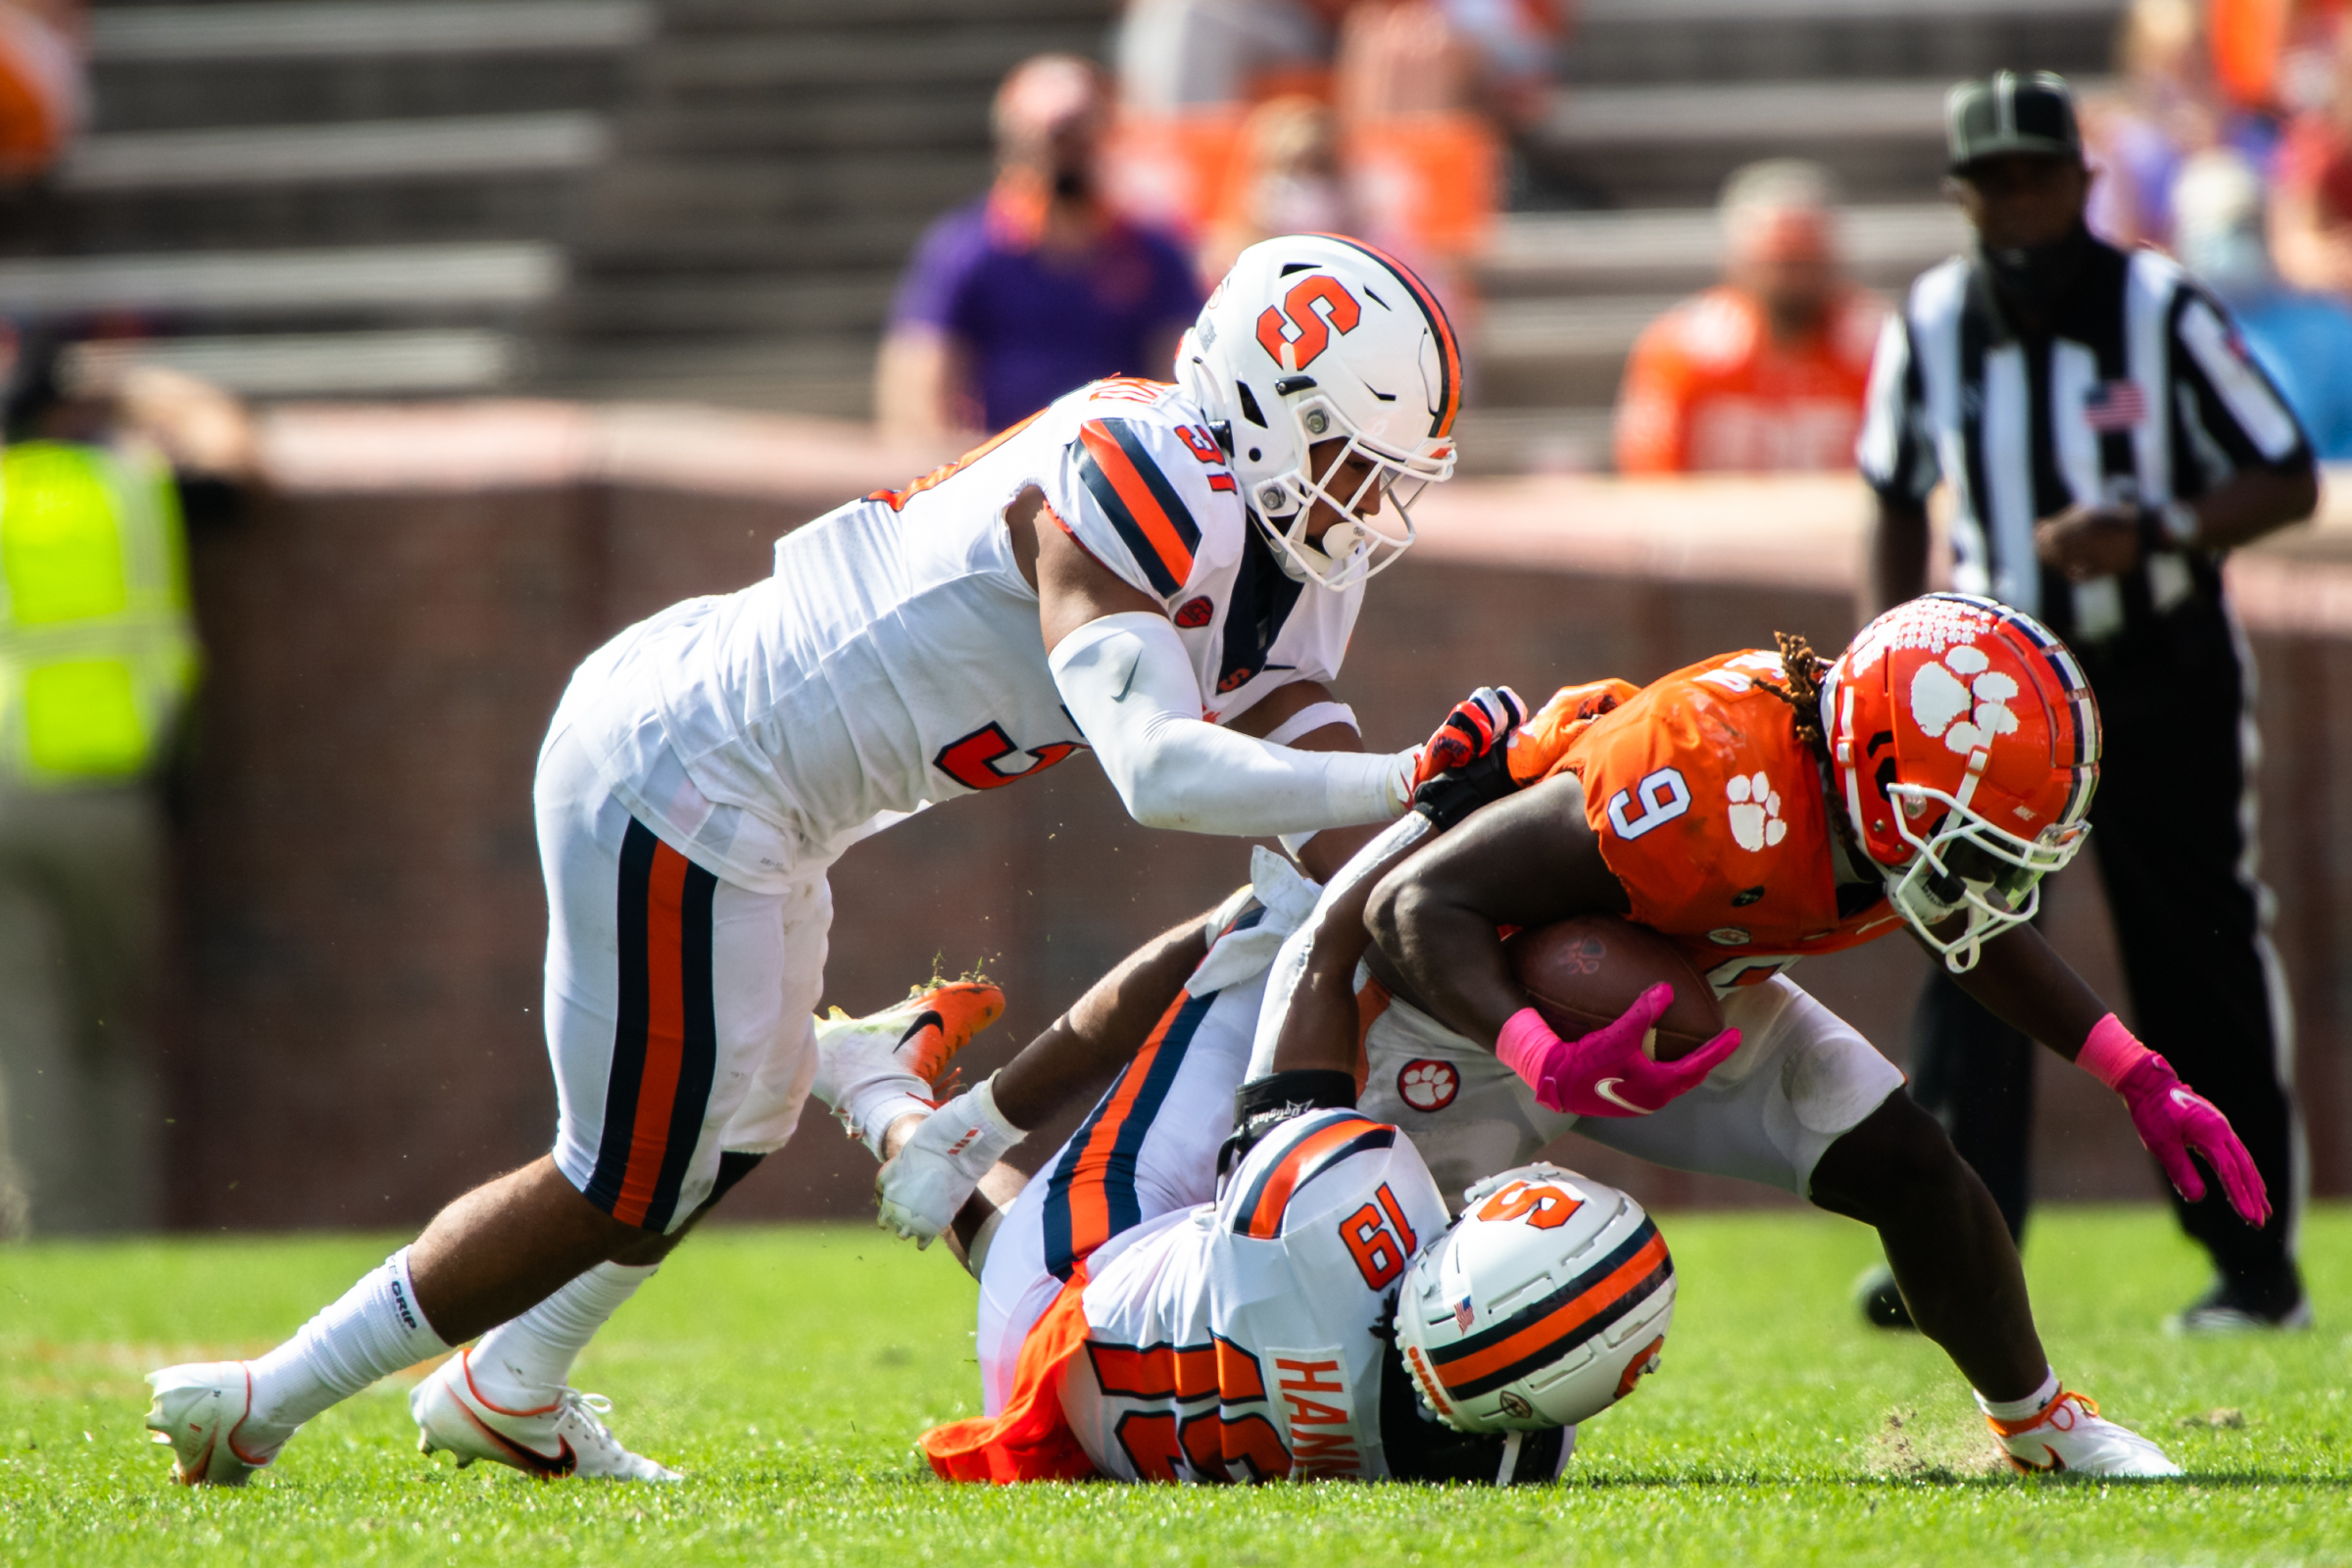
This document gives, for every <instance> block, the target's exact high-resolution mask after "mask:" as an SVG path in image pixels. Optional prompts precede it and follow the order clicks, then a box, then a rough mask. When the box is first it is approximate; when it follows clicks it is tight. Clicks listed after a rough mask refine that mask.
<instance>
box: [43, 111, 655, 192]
mask: <svg viewBox="0 0 2352 1568" xmlns="http://www.w3.org/2000/svg"><path fill="white" fill-rule="evenodd" d="M610 146H611V137H610V134H609V132H608V130H607V128H606V123H605V120H604V117H602V116H600V115H594V114H585V113H580V112H577V111H569V112H560V113H555V114H536V115H465V116H452V117H447V118H443V119H435V120H395V121H373V122H364V123H357V124H340V125H247V126H238V127H234V128H230V129H211V128H208V129H202V130H164V131H138V132H131V133H127V134H107V133H100V134H97V135H91V136H85V137H83V138H82V139H81V140H80V141H78V142H76V143H74V144H73V147H72V148H71V149H70V150H69V151H68V152H67V154H66V157H65V159H64V161H63V163H62V164H61V165H60V166H59V168H58V171H57V174H56V184H57V187H58V189H60V190H61V191H65V192H68V193H74V194H78V193H83V192H100V191H104V192H113V191H139V192H147V191H172V190H191V189H210V190H221V189H234V188H238V187H250V186H260V185H330V184H331V185H336V186H347V185H353V184H358V183H362V182H368V181H378V180H423V179H472V178H479V177H482V176H485V175H491V176H495V175H511V174H551V173H553V174H563V173H573V172H579V171H581V170H585V169H590V168H593V167H595V166H596V165H597V164H598V163H600V162H602V161H603V159H604V157H605V154H606V152H607V150H608V149H609V148H610Z"/></svg>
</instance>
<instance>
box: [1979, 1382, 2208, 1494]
mask: <svg viewBox="0 0 2352 1568" xmlns="http://www.w3.org/2000/svg"><path fill="white" fill-rule="evenodd" d="M1985 1425H1986V1426H1989V1427H1991V1428H1992V1435H1993V1436H1994V1437H1995V1438H1998V1439H1999V1440H2000V1444H2001V1451H2002V1452H2003V1453H2005V1454H2006V1455H2008V1459H2009V1462H2010V1464H2012V1465H2014V1466H2015V1467H2016V1468H2018V1469H2019V1470H2022V1471H2024V1472H2026V1473H2027V1474H2029V1475H2056V1474H2059V1473H2061V1472H2064V1473H2068V1474H2073V1475H2082V1476H2141V1477H2146V1478H2151V1479H2153V1478H2156V1477H2162V1476H2177V1475H2180V1473H2181V1472H2180V1466H2179V1465H2177V1464H2175V1463H2173V1461H2172V1460H2171V1459H2170V1458H2168V1457H2167V1456H2166V1455H2165V1451H2164V1450H2163V1449H2162V1448H2159V1447H2158V1446H2156V1445H2154V1444H2153V1443H2150V1442H2149V1441H2148V1440H2147V1439H2145V1438H2143V1437H2141V1436H2140V1435H2139V1434H2138V1433H2136V1432H2134V1431H2132V1430H2131V1428H2129V1427H2122V1426H2118V1425H2116V1424H2115V1423H2114V1422H2113V1421H2110V1420H2108V1419H2107V1418H2106V1417H2105V1416H2103V1415H2101V1414H2099V1407H2098V1404H2097V1403H2096V1401H2094V1400H2092V1399H2091V1398H2090V1397H2089V1396H2087V1395H2082V1394H2077V1393H2075V1392H2074V1391H2073V1390H2072V1389H2062V1390H2060V1391H2059V1394H2058V1397H2056V1398H2055V1399H2052V1400H2051V1401H2050V1402H2049V1403H2048V1404H2045V1405H2043V1406H2042V1407H2041V1411H2040V1413H2039V1414H2038V1415H2033V1416H2028V1417H2026V1418H2025V1419H2023V1420H2019V1421H2004V1420H2002V1419H2001V1418H2000V1417H1998V1416H1993V1415H1988V1416H1986V1417H1985Z"/></svg>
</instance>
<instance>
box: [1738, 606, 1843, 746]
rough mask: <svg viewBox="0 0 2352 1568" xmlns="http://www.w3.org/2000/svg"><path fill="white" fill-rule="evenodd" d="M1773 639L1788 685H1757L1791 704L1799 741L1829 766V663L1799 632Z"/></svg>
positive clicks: (1775, 635)
mask: <svg viewBox="0 0 2352 1568" xmlns="http://www.w3.org/2000/svg"><path fill="white" fill-rule="evenodd" d="M1772 640H1773V642H1774V643H1775V644H1777V645H1778V646H1779V648H1780V651H1781V668H1782V669H1783V670H1785V671H1787V673H1788V676H1789V684H1788V685H1786V686H1779V685H1775V684H1774V683H1773V682H1771V681H1768V680H1760V681H1758V682H1756V684H1757V685H1758V686H1761V687H1763V688H1764V690H1766V691H1768V692H1770V693H1772V695H1773V696H1775V697H1778V698H1779V699H1780V700H1781V701H1782V702H1784V703H1787V704H1788V705H1789V709H1790V711H1791V712H1792V713H1793V715H1794V717H1795V720H1796V738H1797V739H1798V740H1800V741H1802V742H1804V743H1805V748H1806V750H1808V751H1810V752H1811V753H1812V754H1813V755H1814V757H1816V758H1817V759H1819V760H1821V762H1822V763H1823V764H1825V765H1826V764H1827V763H1828V762H1829V760H1830V738H1829V736H1828V735H1826V734H1824V733H1823V732H1822V728H1821V681H1822V677H1823V676H1824V675H1826V674H1828V673H1829V668H1830V666H1829V662H1828V661H1827V660H1825V659H1823V658H1822V657H1821V656H1820V655H1819V654H1817V653H1815V652H1814V651H1813V645H1812V644H1811V643H1810V642H1807V641H1806V640H1805V639H1804V638H1802V637H1800V636H1798V635H1797V634H1796V633H1795V632H1789V631H1776V632H1774V633H1773V634H1772Z"/></svg>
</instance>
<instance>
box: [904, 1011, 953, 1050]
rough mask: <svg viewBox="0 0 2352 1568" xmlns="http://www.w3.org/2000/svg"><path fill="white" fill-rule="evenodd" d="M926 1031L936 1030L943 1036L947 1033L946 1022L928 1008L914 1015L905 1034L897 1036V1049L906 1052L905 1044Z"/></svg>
mask: <svg viewBox="0 0 2352 1568" xmlns="http://www.w3.org/2000/svg"><path fill="white" fill-rule="evenodd" d="M926 1029H936V1030H938V1031H939V1032H940V1033H941V1034H943V1035H944V1034H946V1033H947V1032H948V1020H947V1019H945V1018H942V1017H941V1016H940V1015H939V1014H938V1013H936V1012H933V1011H931V1010H930V1009H928V1008H925V1009H924V1010H923V1011H921V1012H918V1013H916V1014H915V1015H914V1022H912V1023H910V1024H908V1025H907V1032H906V1033H905V1034H903V1035H901V1036H899V1045H898V1049H899V1050H901V1051H904V1050H906V1049H907V1041H909V1040H912V1039H913V1038H914V1037H915V1036H916V1035H919V1034H921V1033H922V1032H923V1031H924V1030H926Z"/></svg>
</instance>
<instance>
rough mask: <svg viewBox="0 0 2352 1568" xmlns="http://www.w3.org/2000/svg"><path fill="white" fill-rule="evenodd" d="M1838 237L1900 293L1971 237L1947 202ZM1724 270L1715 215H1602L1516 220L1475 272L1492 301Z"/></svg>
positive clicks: (1871, 275)
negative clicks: (1921, 271)
mask: <svg viewBox="0 0 2352 1568" xmlns="http://www.w3.org/2000/svg"><path fill="white" fill-rule="evenodd" d="M1839 229H1840V234H1841V238H1842V241H1843V244H1844V248H1845V254H1846V258H1847V261H1848V264H1849V266H1850V267H1851V268H1852V270H1853V273H1854V275H1855V277H1856V278H1857V279H1859V280H1860V281H1862V282H1864V283H1868V284H1870V285H1872V286H1873V287H1877V288H1882V289H1894V288H1899V287H1900V286H1902V285H1903V284H1905V283H1907V282H1908V281H1909V280H1910V279H1911V278H1912V277H1914V276H1916V275H1917V274H1918V273H1919V271H1920V270H1922V269H1923V268H1926V267H1929V266H1932V265H1934V264H1935V263H1936V262H1937V261H1940V260H1941V259H1942V258H1944V257H1946V256H1948V255H1950V254H1951V253H1952V252H1954V251H1955V250H1958V249H1960V248H1961V247H1962V246H1963V245H1965V244H1966V242H1967V239H1968V228H1967V225H1966V223H1965V222H1963V221H1962V220H1961V218H1960V215H1959V212H1958V210H1957V209H1955V208H1953V207H1952V206H1951V205H1950V204H1948V203H1944V202H1918V203H1906V204H1899V205H1893V206H1885V207H1849V208H1847V209H1845V210H1844V212H1843V213H1842V214H1841V216H1840V221H1839ZM1722 268H1723V228H1722V224H1721V221H1719V220H1718V218H1717V217H1716V214H1715V212H1714V210H1713V209H1712V208H1682V209H1662V210H1651V211H1637V212H1603V213H1513V214H1509V215H1506V216H1505V217H1504V218H1503V219H1502V221H1500V222H1499V223H1498V224H1497V225H1496V227H1495V241H1494V244H1493V247H1492V248H1491V249H1490V250H1489V251H1488V253H1487V255H1486V257H1485V258H1484V259H1483V260H1482V261H1481V262H1480V263H1479V265H1478V269H1477V273H1478V278H1479V283H1480V286H1481V288H1482V289H1483V290H1484V291H1485V292H1486V294H1487V295H1488V296H1489V297H1490V298H1492V299H1506V298H1513V297H1524V296H1560V295H1573V294H1583V293H1593V294H1610V293H1624V292H1628V291H1633V290H1643V291H1654V290H1659V289H1665V288H1676V289H1684V290H1695V289H1700V288H1704V287H1706V286H1707V285H1709V284H1711V283H1713V282H1714V281H1715V280H1716V278H1717V277H1718V276H1719V275H1720V273H1721V271H1722Z"/></svg>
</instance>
